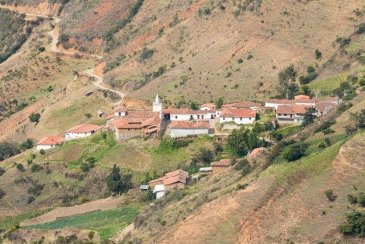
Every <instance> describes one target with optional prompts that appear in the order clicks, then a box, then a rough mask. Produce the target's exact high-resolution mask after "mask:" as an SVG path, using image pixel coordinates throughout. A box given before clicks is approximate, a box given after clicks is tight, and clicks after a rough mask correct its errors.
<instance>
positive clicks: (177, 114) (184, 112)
mask: <svg viewBox="0 0 365 244" xmlns="http://www.w3.org/2000/svg"><path fill="white" fill-rule="evenodd" d="M163 114H164V118H165V119H166V120H171V121H190V120H196V121H198V120H210V119H214V118H215V110H193V109H188V108H184V109H173V108H170V109H164V110H163Z"/></svg>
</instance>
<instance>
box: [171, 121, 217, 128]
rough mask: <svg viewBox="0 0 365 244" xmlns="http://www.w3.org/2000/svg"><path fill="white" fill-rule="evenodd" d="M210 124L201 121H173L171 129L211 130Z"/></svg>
mask: <svg viewBox="0 0 365 244" xmlns="http://www.w3.org/2000/svg"><path fill="white" fill-rule="evenodd" d="M209 128H210V125H209V122H206V121H199V122H192V121H173V122H172V123H171V129H209Z"/></svg>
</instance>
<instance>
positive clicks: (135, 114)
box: [125, 110, 160, 118]
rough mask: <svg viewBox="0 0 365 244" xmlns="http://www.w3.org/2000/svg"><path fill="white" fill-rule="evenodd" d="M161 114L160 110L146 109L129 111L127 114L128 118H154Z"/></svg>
mask: <svg viewBox="0 0 365 244" xmlns="http://www.w3.org/2000/svg"><path fill="white" fill-rule="evenodd" d="M156 116H160V113H159V112H152V111H144V110H140V111H139V110H136V111H128V112H127V114H126V116H125V117H126V118H152V117H156Z"/></svg>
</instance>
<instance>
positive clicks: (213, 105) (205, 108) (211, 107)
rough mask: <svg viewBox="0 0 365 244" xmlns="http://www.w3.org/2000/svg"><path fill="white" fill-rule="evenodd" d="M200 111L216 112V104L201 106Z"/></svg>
mask: <svg viewBox="0 0 365 244" xmlns="http://www.w3.org/2000/svg"><path fill="white" fill-rule="evenodd" d="M200 110H215V104H214V103H206V104H203V105H201V106H200Z"/></svg>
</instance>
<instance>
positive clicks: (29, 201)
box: [27, 196, 35, 204]
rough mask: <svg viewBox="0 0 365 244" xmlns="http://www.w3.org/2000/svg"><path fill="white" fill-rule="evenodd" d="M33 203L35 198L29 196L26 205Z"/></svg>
mask: <svg viewBox="0 0 365 244" xmlns="http://www.w3.org/2000/svg"><path fill="white" fill-rule="evenodd" d="M34 201H35V197H33V196H29V197H28V199H27V203H28V204H30V203H32V202H34Z"/></svg>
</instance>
